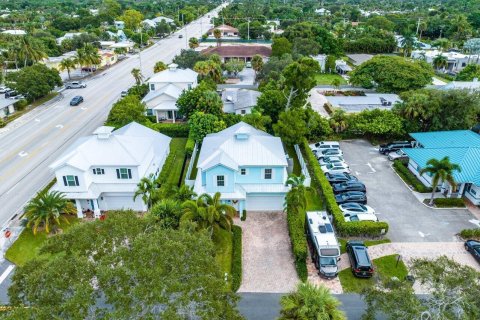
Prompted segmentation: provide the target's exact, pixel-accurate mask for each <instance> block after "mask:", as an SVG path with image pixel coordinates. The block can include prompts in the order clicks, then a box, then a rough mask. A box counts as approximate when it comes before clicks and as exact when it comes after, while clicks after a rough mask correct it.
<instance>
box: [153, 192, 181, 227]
mask: <svg viewBox="0 0 480 320" xmlns="http://www.w3.org/2000/svg"><path fill="white" fill-rule="evenodd" d="M182 213H183V211H182V206H181V205H180V203H179V202H178V201H175V200H173V199H163V200H161V201H160V202H157V203H156V204H155V205H154V206H153V207H152V208H151V209H150V216H152V217H153V218H154V219H155V220H158V221H159V222H160V225H161V226H162V227H163V228H169V229H170V228H173V229H176V228H178V225H179V223H180V217H181V216H182Z"/></svg>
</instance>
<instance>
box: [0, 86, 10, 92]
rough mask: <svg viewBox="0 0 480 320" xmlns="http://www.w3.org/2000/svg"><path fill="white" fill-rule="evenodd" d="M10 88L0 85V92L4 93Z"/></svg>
mask: <svg viewBox="0 0 480 320" xmlns="http://www.w3.org/2000/svg"><path fill="white" fill-rule="evenodd" d="M9 90H11V89H10V88H9V87H5V86H1V87H0V93H5V92H7V91H9Z"/></svg>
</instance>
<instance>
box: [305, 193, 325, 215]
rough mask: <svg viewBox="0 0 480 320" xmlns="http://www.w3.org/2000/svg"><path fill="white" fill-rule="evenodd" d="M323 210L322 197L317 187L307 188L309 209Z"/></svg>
mask: <svg viewBox="0 0 480 320" xmlns="http://www.w3.org/2000/svg"><path fill="white" fill-rule="evenodd" d="M316 210H323V204H322V199H321V198H320V196H319V195H318V194H317V192H316V190H315V189H313V188H312V189H310V190H307V211H316Z"/></svg>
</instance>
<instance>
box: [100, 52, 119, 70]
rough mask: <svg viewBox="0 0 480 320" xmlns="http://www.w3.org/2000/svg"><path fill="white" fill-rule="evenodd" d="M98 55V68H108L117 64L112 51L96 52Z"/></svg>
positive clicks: (116, 58)
mask: <svg viewBox="0 0 480 320" xmlns="http://www.w3.org/2000/svg"><path fill="white" fill-rule="evenodd" d="M98 53H99V54H100V65H99V66H100V67H110V66H111V65H113V64H115V63H117V61H118V55H117V54H116V53H115V52H114V51H113V50H98Z"/></svg>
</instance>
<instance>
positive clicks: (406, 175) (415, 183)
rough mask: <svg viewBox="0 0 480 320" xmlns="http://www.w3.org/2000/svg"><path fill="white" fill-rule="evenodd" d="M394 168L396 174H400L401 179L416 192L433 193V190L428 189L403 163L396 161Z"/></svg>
mask: <svg viewBox="0 0 480 320" xmlns="http://www.w3.org/2000/svg"><path fill="white" fill-rule="evenodd" d="M393 168H394V169H395V172H396V173H398V175H399V176H400V178H402V180H403V181H405V183H406V184H408V185H409V186H411V187H412V188H413V189H414V190H415V191H417V192H420V193H429V192H432V188H430V187H426V186H425V185H424V184H423V183H422V182H421V181H420V180H418V178H417V177H416V176H415V175H414V174H413V173H412V172H411V171H410V170H409V169H408V168H407V167H406V166H405V164H404V163H403V162H402V161H400V160H395V161H394V162H393Z"/></svg>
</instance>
